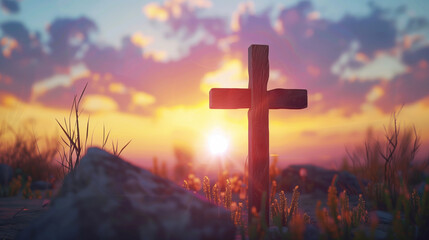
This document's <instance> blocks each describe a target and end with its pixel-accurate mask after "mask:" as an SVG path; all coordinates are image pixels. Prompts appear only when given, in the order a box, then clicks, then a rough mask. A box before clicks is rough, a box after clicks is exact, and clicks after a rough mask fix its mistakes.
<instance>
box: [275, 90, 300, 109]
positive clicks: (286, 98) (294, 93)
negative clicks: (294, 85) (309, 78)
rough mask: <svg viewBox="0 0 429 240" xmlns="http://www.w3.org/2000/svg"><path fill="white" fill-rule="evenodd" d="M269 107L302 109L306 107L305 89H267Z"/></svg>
mask: <svg viewBox="0 0 429 240" xmlns="http://www.w3.org/2000/svg"><path fill="white" fill-rule="evenodd" d="M268 102H269V106H270V109H303V108H306V107H307V103H308V102H307V90H305V89H279V88H278V89H273V90H270V91H268Z"/></svg>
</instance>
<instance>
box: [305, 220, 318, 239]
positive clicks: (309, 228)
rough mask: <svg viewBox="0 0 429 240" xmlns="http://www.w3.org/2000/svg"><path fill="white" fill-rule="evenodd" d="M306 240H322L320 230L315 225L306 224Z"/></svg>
mask: <svg viewBox="0 0 429 240" xmlns="http://www.w3.org/2000/svg"><path fill="white" fill-rule="evenodd" d="M304 239H305V240H318V239H320V230H319V228H318V227H317V226H316V225H315V224H306V225H305V231H304Z"/></svg>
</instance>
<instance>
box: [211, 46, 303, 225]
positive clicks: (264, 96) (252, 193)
mask: <svg viewBox="0 0 429 240" xmlns="http://www.w3.org/2000/svg"><path fill="white" fill-rule="evenodd" d="M248 54H249V55H248V64H249V65H248V71H249V88H243V89H239V88H212V89H211V90H210V108H212V109H237V108H249V112H248V122H249V126H248V127H249V145H248V148H249V149H248V151H249V153H248V154H249V175H248V176H249V178H248V181H249V186H248V200H249V201H248V213H249V215H248V216H249V223H250V220H251V216H252V215H251V209H252V207H255V208H256V210H257V211H258V212H259V211H260V210H261V207H262V195H263V194H265V196H269V194H268V189H269V130H268V109H302V108H306V107H307V90H305V89H273V90H270V91H267V83H268V77H269V63H268V45H251V46H250V47H249V49H248ZM265 199H266V200H265V206H264V207H265V209H264V210H265V217H266V218H265V221H266V222H267V224H268V216H269V208H268V206H269V203H268V201H269V200H268V197H266V198H265Z"/></svg>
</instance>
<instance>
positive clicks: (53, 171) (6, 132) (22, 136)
mask: <svg viewBox="0 0 429 240" xmlns="http://www.w3.org/2000/svg"><path fill="white" fill-rule="evenodd" d="M41 141H44V144H40V142H41ZM39 145H43V146H44V147H43V148H42V147H39ZM57 146H58V142H57V139H56V138H54V137H45V138H43V139H39V138H38V137H37V136H36V135H35V133H34V131H33V130H31V129H30V127H29V126H23V127H22V128H21V129H15V128H13V127H12V126H10V125H8V124H6V123H3V124H2V126H1V127H0V163H3V164H7V165H9V166H11V167H12V168H13V169H14V170H15V173H14V174H15V175H23V177H24V178H26V176H31V177H32V178H33V179H34V180H44V181H48V180H49V179H51V178H59V177H60V172H59V167H58V165H57V164H56V162H55V155H56V147H57Z"/></svg>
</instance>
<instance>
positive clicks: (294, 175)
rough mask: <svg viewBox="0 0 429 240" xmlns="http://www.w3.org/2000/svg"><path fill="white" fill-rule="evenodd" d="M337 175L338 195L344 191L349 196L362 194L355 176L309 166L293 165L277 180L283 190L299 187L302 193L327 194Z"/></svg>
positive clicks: (344, 172)
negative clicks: (318, 192)
mask: <svg viewBox="0 0 429 240" xmlns="http://www.w3.org/2000/svg"><path fill="white" fill-rule="evenodd" d="M335 175H337V176H338V177H337V184H336V187H337V191H338V193H340V192H342V191H343V190H346V191H347V193H348V194H359V193H362V190H361V187H360V185H359V182H358V179H357V178H356V177H355V176H354V175H353V174H351V173H349V172H346V171H336V170H330V169H325V168H322V167H318V166H315V165H309V164H302V165H291V166H289V167H287V168H285V169H284V170H283V171H282V173H281V175H280V176H279V177H277V179H276V180H277V183H278V185H279V186H280V189H282V190H286V191H292V190H293V188H294V187H295V186H296V185H298V186H299V189H300V191H301V192H304V193H311V192H315V191H321V192H324V193H327V191H328V188H329V186H330V185H331V182H332V178H333V177H334V176H335Z"/></svg>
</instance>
